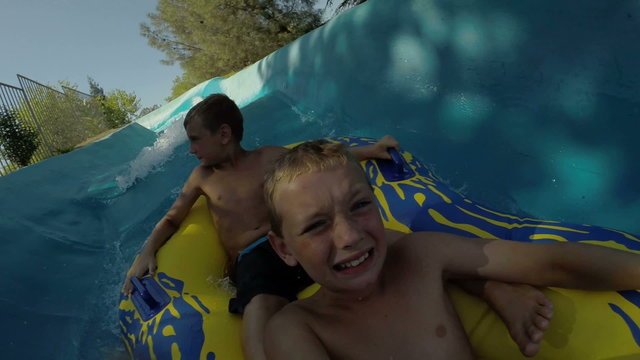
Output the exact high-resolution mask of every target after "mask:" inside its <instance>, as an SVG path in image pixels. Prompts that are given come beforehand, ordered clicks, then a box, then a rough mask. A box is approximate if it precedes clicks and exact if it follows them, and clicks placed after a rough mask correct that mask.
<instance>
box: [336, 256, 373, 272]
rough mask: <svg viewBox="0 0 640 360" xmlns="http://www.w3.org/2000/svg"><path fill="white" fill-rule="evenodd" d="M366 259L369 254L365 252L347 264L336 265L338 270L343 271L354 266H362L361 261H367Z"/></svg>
mask: <svg viewBox="0 0 640 360" xmlns="http://www.w3.org/2000/svg"><path fill="white" fill-rule="evenodd" d="M368 257H369V253H368V252H366V253H365V254H364V255H362V256H360V257H359V258H358V259H355V260H353V261H349V262H348V263H345V264H340V265H338V267H339V268H340V270H344V269H348V268H351V267H354V266H358V265H360V264H362V262H363V261H365V260H367V258H368Z"/></svg>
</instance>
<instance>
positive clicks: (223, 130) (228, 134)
mask: <svg viewBox="0 0 640 360" xmlns="http://www.w3.org/2000/svg"><path fill="white" fill-rule="evenodd" d="M218 131H219V132H220V139H221V140H222V143H223V144H225V145H226V144H228V143H229V141H231V138H232V137H233V131H231V127H230V126H229V124H222V125H220V129H218Z"/></svg>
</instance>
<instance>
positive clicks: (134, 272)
mask: <svg viewBox="0 0 640 360" xmlns="http://www.w3.org/2000/svg"><path fill="white" fill-rule="evenodd" d="M156 268H157V264H156V255H155V254H154V253H148V252H146V251H144V250H143V251H142V252H141V253H140V255H138V257H137V258H136V259H135V260H134V261H133V264H131V268H129V271H127V277H126V279H125V280H124V284H123V285H122V292H123V293H124V294H125V295H131V291H133V285H131V278H132V277H134V276H135V277H141V276H143V275H144V274H145V273H147V272H148V273H149V274H150V275H153V274H154V273H155V271H156Z"/></svg>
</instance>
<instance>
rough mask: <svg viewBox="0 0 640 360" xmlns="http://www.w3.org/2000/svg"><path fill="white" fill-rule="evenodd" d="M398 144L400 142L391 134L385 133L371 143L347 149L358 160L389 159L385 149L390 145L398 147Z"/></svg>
mask: <svg viewBox="0 0 640 360" xmlns="http://www.w3.org/2000/svg"><path fill="white" fill-rule="evenodd" d="M399 146H400V144H399V143H398V141H397V140H396V139H394V138H393V137H392V136H391V135H385V136H383V137H382V138H380V140H378V141H377V142H376V143H375V144H373V145H366V146H359V147H354V148H349V149H348V150H349V152H351V155H353V157H354V158H356V160H358V161H363V160H369V159H391V157H390V156H389V153H388V152H387V149H388V148H391V147H392V148H396V149H398V147H399Z"/></svg>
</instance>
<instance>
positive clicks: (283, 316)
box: [265, 303, 329, 359]
mask: <svg viewBox="0 0 640 360" xmlns="http://www.w3.org/2000/svg"><path fill="white" fill-rule="evenodd" d="M306 319H307V314H306V311H305V310H304V308H303V307H301V306H298V305H297V304H296V303H291V304H288V305H287V306H285V307H284V308H283V309H282V310H280V311H279V312H278V313H276V314H275V315H274V316H272V317H271V319H269V322H268V324H267V329H266V334H265V352H266V354H267V358H268V359H297V358H299V356H300V354H305V359H329V356H328V354H327V352H326V349H325V348H324V346H323V345H322V342H321V341H320V339H319V338H318V336H317V334H316V333H315V332H314V331H313V329H312V327H311V326H310V325H309V324H308V322H307V321H306Z"/></svg>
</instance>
